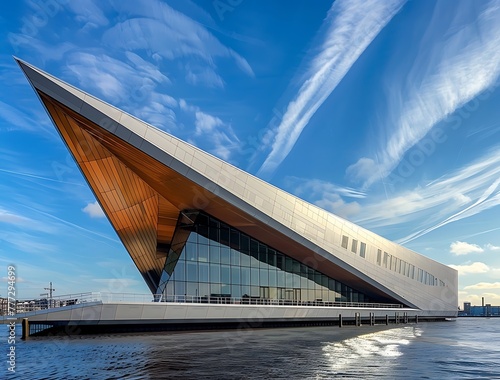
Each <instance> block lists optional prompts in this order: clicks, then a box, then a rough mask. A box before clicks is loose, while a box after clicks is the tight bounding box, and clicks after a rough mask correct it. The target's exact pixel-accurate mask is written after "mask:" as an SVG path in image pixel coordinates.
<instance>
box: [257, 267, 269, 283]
mask: <svg viewBox="0 0 500 380" xmlns="http://www.w3.org/2000/svg"><path fill="white" fill-rule="evenodd" d="M259 280H260V283H259V285H261V286H269V270H268V269H262V268H261V269H260V279H259Z"/></svg>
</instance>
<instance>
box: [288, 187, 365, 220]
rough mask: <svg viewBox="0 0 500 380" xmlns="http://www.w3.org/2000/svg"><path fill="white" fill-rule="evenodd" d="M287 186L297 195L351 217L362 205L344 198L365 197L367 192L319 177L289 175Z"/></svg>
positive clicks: (340, 214)
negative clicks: (322, 179) (308, 177)
mask: <svg viewBox="0 0 500 380" xmlns="http://www.w3.org/2000/svg"><path fill="white" fill-rule="evenodd" d="M285 182H286V186H287V187H288V188H292V189H293V192H294V194H295V195H297V196H300V197H303V198H306V197H307V199H308V200H309V201H311V202H313V203H314V204H315V205H316V206H318V207H321V208H323V209H325V210H328V211H331V212H332V213H334V214H336V215H338V216H341V217H344V218H349V217H351V216H352V215H356V214H357V213H358V212H359V211H360V209H361V206H360V204H359V203H358V202H357V201H353V202H346V201H345V200H344V199H343V197H344V198H358V199H360V198H364V197H365V196H366V194H365V193H363V192H360V191H357V190H356V189H352V188H349V187H342V186H339V185H335V184H333V183H329V182H326V181H321V180H318V179H304V178H297V177H287V178H286V181H285Z"/></svg>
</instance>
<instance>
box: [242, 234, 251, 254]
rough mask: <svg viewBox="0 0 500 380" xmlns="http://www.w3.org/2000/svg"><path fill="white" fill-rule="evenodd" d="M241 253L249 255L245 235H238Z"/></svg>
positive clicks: (248, 239) (248, 242)
mask: <svg viewBox="0 0 500 380" xmlns="http://www.w3.org/2000/svg"><path fill="white" fill-rule="evenodd" d="M240 244H241V251H242V252H245V253H250V238H249V237H248V236H246V235H243V234H241V235H240Z"/></svg>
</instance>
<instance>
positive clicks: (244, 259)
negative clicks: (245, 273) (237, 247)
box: [240, 252, 250, 267]
mask: <svg viewBox="0 0 500 380" xmlns="http://www.w3.org/2000/svg"><path fill="white" fill-rule="evenodd" d="M240 261H241V266H243V267H249V266H250V255H249V254H248V253H243V252H242V253H241V254H240Z"/></svg>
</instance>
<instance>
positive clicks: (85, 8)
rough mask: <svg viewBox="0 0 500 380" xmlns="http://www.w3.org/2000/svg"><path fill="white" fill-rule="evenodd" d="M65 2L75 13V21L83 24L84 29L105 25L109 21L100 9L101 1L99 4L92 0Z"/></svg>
mask: <svg viewBox="0 0 500 380" xmlns="http://www.w3.org/2000/svg"><path fill="white" fill-rule="evenodd" d="M65 4H66V6H67V7H68V9H69V10H70V11H71V12H73V14H74V15H75V19H76V21H77V22H79V23H82V24H83V25H84V26H83V28H84V29H87V28H92V29H93V28H97V27H99V26H106V25H108V23H109V20H108V19H107V17H106V15H105V14H104V12H103V11H102V6H103V3H102V2H99V5H97V4H96V3H95V2H94V1H93V0H79V1H67V2H65Z"/></svg>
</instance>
